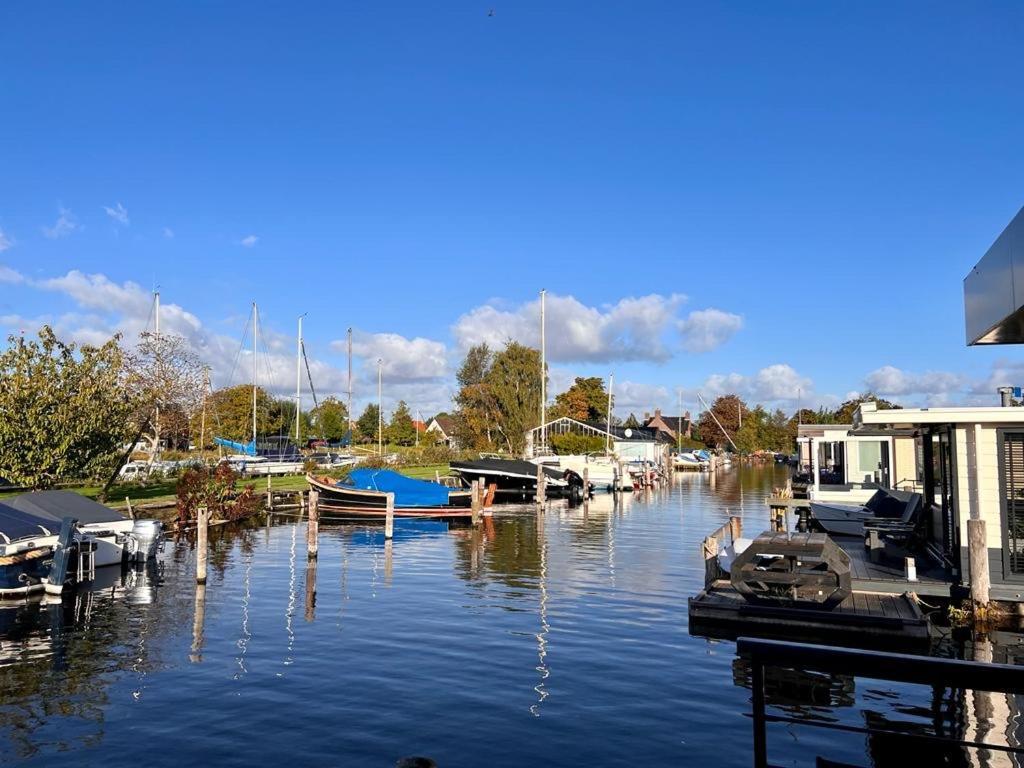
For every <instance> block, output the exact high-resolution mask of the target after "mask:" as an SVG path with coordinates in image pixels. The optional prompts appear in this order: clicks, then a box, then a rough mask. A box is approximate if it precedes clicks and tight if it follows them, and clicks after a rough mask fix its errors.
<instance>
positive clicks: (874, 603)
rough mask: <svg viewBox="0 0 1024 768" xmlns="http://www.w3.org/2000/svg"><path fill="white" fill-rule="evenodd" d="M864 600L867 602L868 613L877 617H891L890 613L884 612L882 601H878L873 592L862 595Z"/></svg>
mask: <svg viewBox="0 0 1024 768" xmlns="http://www.w3.org/2000/svg"><path fill="white" fill-rule="evenodd" d="M864 599H865V601H866V602H867V607H868V613H874V614H877V615H879V616H891V611H890V612H886V610H885V607H884V606H883V605H882V601H881V600H879V599H878V595H876V594H874V593H873V592H869V593H867V594H866V595H864Z"/></svg>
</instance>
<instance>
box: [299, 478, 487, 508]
mask: <svg viewBox="0 0 1024 768" xmlns="http://www.w3.org/2000/svg"><path fill="white" fill-rule="evenodd" d="M306 481H307V482H308V483H309V487H310V489H311V490H315V491H317V492H318V493H319V495H320V498H319V504H320V507H321V508H322V509H323V510H324V511H325V512H327V513H328V515H329V514H330V513H335V514H339V515H341V516H345V517H349V516H352V517H359V518H368V519H378V520H382V519H384V517H385V515H386V512H387V496H388V494H389V493H393V494H395V517H396V518H402V517H418V518H438V519H446V520H447V519H453V518H454V519H459V518H467V519H468V518H469V517H470V516H471V511H470V503H471V501H472V499H471V496H470V492H469V491H463V490H454V489H452V488H449V487H447V486H444V485H441V484H440V483H434V482H430V481H428V480H417V479H416V478H412V477H406V476H405V475H402V474H399V473H398V472H395V471H393V470H390V469H354V470H352V472H351V473H349V476H348V477H347V478H345V479H344V480H335V479H334V478H330V477H318V476H316V475H306Z"/></svg>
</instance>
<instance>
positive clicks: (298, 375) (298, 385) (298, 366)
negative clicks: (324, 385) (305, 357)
mask: <svg viewBox="0 0 1024 768" xmlns="http://www.w3.org/2000/svg"><path fill="white" fill-rule="evenodd" d="M304 317H305V315H304V314H302V315H299V342H298V344H296V345H295V444H296V445H298V444H299V439H300V438H299V417H300V416H301V415H302V318H304Z"/></svg>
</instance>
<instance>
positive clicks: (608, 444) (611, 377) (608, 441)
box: [604, 373, 615, 454]
mask: <svg viewBox="0 0 1024 768" xmlns="http://www.w3.org/2000/svg"><path fill="white" fill-rule="evenodd" d="M614 386H615V374H614V373H609V374H608V426H607V427H605V432H606V433H607V434H606V435H605V438H604V452H605V453H608V454H610V453H611V452H612V387H614Z"/></svg>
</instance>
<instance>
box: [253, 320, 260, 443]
mask: <svg viewBox="0 0 1024 768" xmlns="http://www.w3.org/2000/svg"><path fill="white" fill-rule="evenodd" d="M258 317H259V312H258V310H257V309H256V302H255V301H254V302H253V303H252V447H253V450H256V327H257V318H258Z"/></svg>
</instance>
